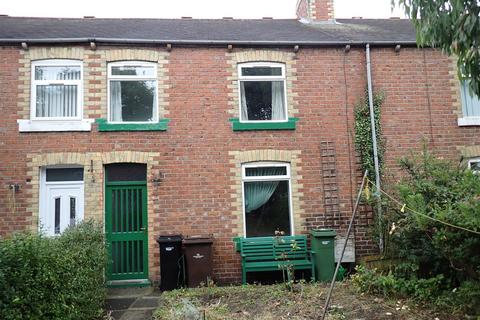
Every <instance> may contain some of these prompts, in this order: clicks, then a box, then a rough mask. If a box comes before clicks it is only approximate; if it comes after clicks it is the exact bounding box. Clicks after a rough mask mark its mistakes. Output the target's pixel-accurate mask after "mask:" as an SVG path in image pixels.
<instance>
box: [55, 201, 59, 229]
mask: <svg viewBox="0 0 480 320" xmlns="http://www.w3.org/2000/svg"><path fill="white" fill-rule="evenodd" d="M54 230H55V231H54V232H55V234H59V233H60V198H55V229H54Z"/></svg>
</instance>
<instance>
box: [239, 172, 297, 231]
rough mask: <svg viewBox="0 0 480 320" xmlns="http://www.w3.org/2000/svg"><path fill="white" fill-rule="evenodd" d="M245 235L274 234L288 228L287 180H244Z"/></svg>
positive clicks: (288, 229)
mask: <svg viewBox="0 0 480 320" xmlns="http://www.w3.org/2000/svg"><path fill="white" fill-rule="evenodd" d="M244 184H245V185H244V187H245V221H246V231H247V237H263V236H274V235H275V231H276V230H279V231H284V232H285V234H286V235H290V234H291V230H290V206H289V195H288V184H289V182H288V181H262V182H244Z"/></svg>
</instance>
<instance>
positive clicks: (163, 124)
mask: <svg viewBox="0 0 480 320" xmlns="http://www.w3.org/2000/svg"><path fill="white" fill-rule="evenodd" d="M95 122H96V123H97V124H98V131H166V130H167V127H168V123H169V122H170V119H160V120H159V121H158V122H155V123H108V122H107V120H106V119H97V120H95Z"/></svg>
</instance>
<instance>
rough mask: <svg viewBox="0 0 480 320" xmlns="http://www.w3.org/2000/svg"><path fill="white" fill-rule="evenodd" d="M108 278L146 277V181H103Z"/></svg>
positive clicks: (128, 278)
mask: <svg viewBox="0 0 480 320" xmlns="http://www.w3.org/2000/svg"><path fill="white" fill-rule="evenodd" d="M105 194H106V199H105V223H106V225H105V230H106V232H107V240H108V242H109V254H110V263H111V265H110V266H109V268H108V272H107V276H108V280H130V279H147V278H148V260H147V259H148V245H147V244H148V241H147V188H146V183H145V182H142V183H139V182H132V183H131V184H128V183H122V184H121V185H115V184H114V183H112V184H111V185H109V184H108V182H107V184H106V192H105Z"/></svg>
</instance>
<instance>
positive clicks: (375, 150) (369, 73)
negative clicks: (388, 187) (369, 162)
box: [366, 43, 383, 253]
mask: <svg viewBox="0 0 480 320" xmlns="http://www.w3.org/2000/svg"><path fill="white" fill-rule="evenodd" d="M366 55H367V57H366V59H367V84H368V105H369V107H370V124H371V127H372V147H373V161H374V164H375V187H376V191H375V195H376V196H377V201H378V206H377V208H378V226H379V230H380V232H379V243H378V245H379V248H380V253H383V234H382V231H381V230H382V207H381V202H380V167H379V164H378V147H377V130H376V127H375V112H374V110H373V91H372V68H371V62H370V44H368V43H367V46H366Z"/></svg>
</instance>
